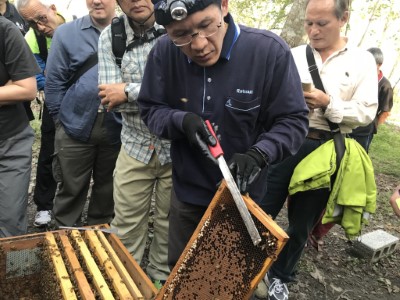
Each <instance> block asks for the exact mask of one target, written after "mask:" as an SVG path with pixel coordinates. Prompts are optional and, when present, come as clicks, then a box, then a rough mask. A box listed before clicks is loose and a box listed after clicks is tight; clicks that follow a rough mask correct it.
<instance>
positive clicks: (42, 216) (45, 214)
mask: <svg viewBox="0 0 400 300" xmlns="http://www.w3.org/2000/svg"><path fill="white" fill-rule="evenodd" d="M50 221H51V210H40V211H38V212H37V213H36V215H35V221H34V222H33V226H35V227H45V226H48V225H49V223H50Z"/></svg>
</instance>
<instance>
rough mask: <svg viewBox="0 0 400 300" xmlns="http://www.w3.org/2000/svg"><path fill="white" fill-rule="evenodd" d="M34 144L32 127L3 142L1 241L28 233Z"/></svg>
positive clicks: (0, 156) (0, 149) (0, 154)
mask: <svg viewBox="0 0 400 300" xmlns="http://www.w3.org/2000/svg"><path fill="white" fill-rule="evenodd" d="M33 141H34V133H33V130H32V128H31V127H30V126H27V127H26V128H25V129H24V130H23V131H21V132H19V133H18V134H16V135H14V136H12V137H10V138H8V139H6V140H0V238H2V237H6V236H13V235H21V234H25V233H26V231H27V213H26V210H27V206H28V188H29V182H30V179H31V163H32V145H33Z"/></svg>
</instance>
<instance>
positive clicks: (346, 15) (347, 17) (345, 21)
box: [340, 10, 350, 26]
mask: <svg viewBox="0 0 400 300" xmlns="http://www.w3.org/2000/svg"><path fill="white" fill-rule="evenodd" d="M349 18H350V12H349V11H348V10H346V11H345V12H344V14H343V17H342V19H341V20H340V21H341V22H342V26H343V25H344V24H346V23H347V22H348V21H349Z"/></svg>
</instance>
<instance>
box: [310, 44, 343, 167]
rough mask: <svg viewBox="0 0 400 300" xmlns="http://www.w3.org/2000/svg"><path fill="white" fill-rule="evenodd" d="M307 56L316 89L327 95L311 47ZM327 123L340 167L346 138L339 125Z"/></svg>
mask: <svg viewBox="0 0 400 300" xmlns="http://www.w3.org/2000/svg"><path fill="white" fill-rule="evenodd" d="M306 56H307V63H308V71H309V72H310V74H311V77H312V80H313V82H314V85H315V87H316V88H317V89H319V90H321V91H323V92H324V93H326V92H325V88H324V85H323V83H322V80H321V77H320V76H319V70H318V66H317V63H316V62H315V58H314V54H313V53H312V49H311V46H310V45H307V47H306ZM326 121H327V122H328V125H329V128H330V129H331V132H332V135H333V141H334V143H335V151H336V164H337V166H338V167H339V165H340V162H341V161H342V158H343V155H344V152H345V150H346V147H345V141H344V136H343V135H342V133H341V132H340V127H339V124H337V123H333V122H331V121H330V120H328V118H326Z"/></svg>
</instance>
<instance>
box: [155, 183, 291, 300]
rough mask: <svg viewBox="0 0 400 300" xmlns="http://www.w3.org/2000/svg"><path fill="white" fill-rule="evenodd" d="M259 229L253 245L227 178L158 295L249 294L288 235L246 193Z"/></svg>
mask: <svg viewBox="0 0 400 300" xmlns="http://www.w3.org/2000/svg"><path fill="white" fill-rule="evenodd" d="M243 199H244V202H245V204H246V206H247V208H248V209H249V212H250V215H251V217H252V218H253V220H254V223H255V225H256V227H257V229H258V231H259V233H260V236H261V242H260V243H259V244H258V245H254V244H253V242H252V240H251V237H250V235H249V233H248V231H247V229H246V226H245V224H244V222H243V220H242V218H241V216H240V213H239V210H238V209H237V206H236V205H235V202H234V201H233V198H232V195H231V193H230V191H229V190H228V188H227V185H226V182H225V181H223V182H222V184H221V185H220V187H219V188H218V191H217V192H216V194H215V196H214V197H213V199H212V201H211V203H210V205H209V206H208V208H207V210H206V212H205V214H204V216H203V218H202V219H201V221H200V223H199V224H198V226H197V228H196V230H195V232H194V233H193V235H192V237H191V239H190V241H189V242H188V244H187V246H186V247H185V249H184V251H183V253H182V254H181V256H180V258H179V260H178V262H177V264H176V265H175V267H174V269H173V270H172V272H171V274H170V276H169V277H168V279H167V281H166V283H165V284H164V286H163V288H162V289H161V291H160V292H159V293H158V294H157V297H156V299H157V300H167V299H168V300H169V299H171V300H180V299H182V300H187V299H191V300H210V299H212V300H217V299H220V300H222V299H223V300H229V299H234V300H240V299H249V298H250V297H251V296H252V294H253V292H254V290H255V288H256V287H257V284H258V283H259V282H260V280H261V279H262V278H263V277H264V276H265V274H266V272H267V271H268V269H269V268H270V267H271V265H272V263H273V261H274V260H276V258H277V256H278V254H279V253H280V251H281V250H282V248H283V247H284V245H285V244H286V242H287V241H288V239H289V237H288V236H287V234H286V233H285V231H284V230H283V229H282V228H280V227H279V226H278V225H277V224H276V223H275V222H274V221H273V220H272V218H271V217H270V216H269V215H267V214H266V213H265V212H264V211H263V210H262V209H261V208H260V207H259V206H258V205H257V204H256V203H255V202H254V201H253V200H252V199H251V198H250V197H247V196H243Z"/></svg>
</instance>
